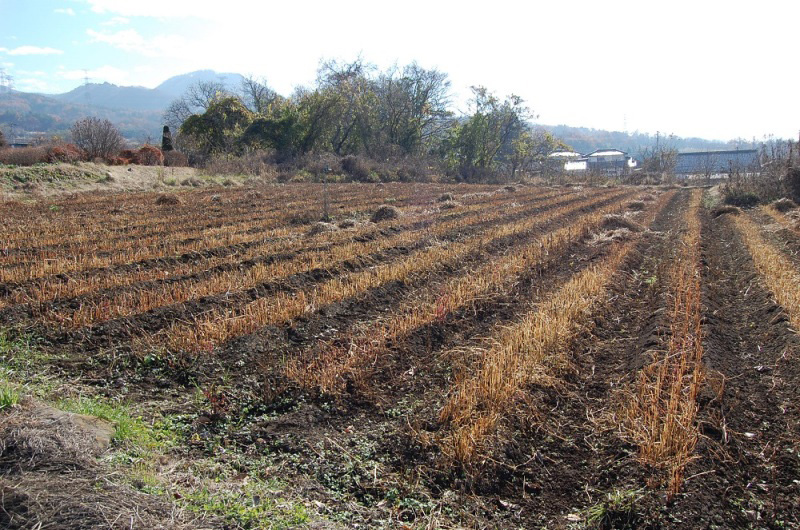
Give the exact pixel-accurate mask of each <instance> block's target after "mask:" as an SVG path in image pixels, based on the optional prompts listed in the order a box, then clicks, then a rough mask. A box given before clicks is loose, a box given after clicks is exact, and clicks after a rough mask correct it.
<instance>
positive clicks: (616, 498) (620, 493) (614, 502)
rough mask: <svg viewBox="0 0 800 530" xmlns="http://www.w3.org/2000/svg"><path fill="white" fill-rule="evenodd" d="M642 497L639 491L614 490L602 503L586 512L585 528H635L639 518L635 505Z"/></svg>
mask: <svg viewBox="0 0 800 530" xmlns="http://www.w3.org/2000/svg"><path fill="white" fill-rule="evenodd" d="M642 497H643V495H642V492H641V490H618V489H615V490H614V491H612V492H610V493H608V494H607V495H606V498H605V499H604V500H603V501H602V502H600V503H597V504H595V505H594V506H592V507H590V508H589V509H588V510H587V512H586V524H587V526H588V527H590V528H599V529H606V528H618V529H628V528H630V529H632V528H637V527H638V524H637V523H638V518H639V516H638V514H637V513H636V505H637V503H638V502H639V501H640V500H641V499H642Z"/></svg>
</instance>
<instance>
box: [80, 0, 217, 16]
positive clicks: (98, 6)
mask: <svg viewBox="0 0 800 530" xmlns="http://www.w3.org/2000/svg"><path fill="white" fill-rule="evenodd" d="M86 1H87V3H88V4H89V5H90V6H91V8H92V11H94V12H95V13H100V14H106V13H111V14H116V15H122V16H125V17H154V18H190V17H195V16H203V15H206V14H207V13H206V12H207V11H208V10H209V9H208V8H213V10H214V11H222V9H220V5H219V3H218V2H213V3H212V2H202V1H199V2H187V1H183V0H176V1H170V2H165V1H163V0H138V1H137V2H131V1H130V0H86Z"/></svg>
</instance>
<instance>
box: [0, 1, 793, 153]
mask: <svg viewBox="0 0 800 530" xmlns="http://www.w3.org/2000/svg"><path fill="white" fill-rule="evenodd" d="M798 19H800V2H797V1H796V0H782V1H776V0H761V1H759V2H744V1H737V0H728V1H724V2H721V1H716V0H693V1H691V2H690V1H685V0H671V1H668V2H667V1H652V0H651V1H645V0H637V1H613V0H608V1H606V2H597V1H576V0H572V1H560V2H555V1H552V0H551V1H549V2H538V1H527V2H520V1H507V0H493V1H491V2H488V1H482V2H471V1H468V0H462V1H457V2H456V1H437V0H406V1H403V2H391V3H390V2H379V1H376V0H371V1H358V0H338V1H335V2H334V1H330V0H329V1H316V0H306V1H304V2H289V1H283V2H272V1H268V0H261V1H256V0H252V1H245V0H224V1H219V0H217V1H205V0H0V68H2V69H4V70H5V72H6V74H10V75H12V76H13V78H14V85H15V88H16V89H17V90H22V91H29V92H42V93H58V92H66V91H68V90H71V89H73V88H75V87H76V86H78V85H79V84H81V83H82V82H83V78H84V76H86V75H88V77H89V78H90V80H91V81H92V82H106V81H107V82H110V83H114V84H118V85H140V86H145V87H150V88H152V87H155V86H157V85H158V84H159V83H161V82H162V81H164V80H166V79H167V78H169V77H171V76H173V75H177V74H182V73H187V72H190V71H193V70H199V69H213V70H216V71H218V72H237V73H241V74H245V75H255V76H257V77H263V78H265V79H266V80H267V81H268V83H269V85H270V86H271V87H273V88H274V89H276V90H277V91H278V92H280V93H282V94H284V95H288V94H290V93H291V92H292V90H293V88H294V87H295V86H298V85H310V84H312V83H313V82H314V79H315V76H316V70H317V68H318V66H319V63H320V60H322V59H339V60H345V61H350V60H353V59H355V58H356V57H358V56H360V57H361V58H363V59H364V60H366V61H368V62H371V63H374V64H375V65H377V66H378V67H379V68H387V67H389V66H391V65H392V64H395V63H397V64H399V65H403V64H407V63H409V62H411V61H417V62H418V63H419V64H420V65H421V66H423V67H425V68H437V69H439V70H441V71H443V72H446V73H447V74H448V75H449V78H450V81H451V82H452V86H453V93H454V102H455V103H456V107H457V108H458V109H459V110H466V107H467V105H466V101H467V99H468V96H469V93H470V91H469V87H470V86H472V85H483V86H486V87H487V88H489V89H490V90H491V91H493V92H495V93H496V94H497V95H499V96H505V95H507V94H511V93H514V94H517V95H519V96H521V97H522V98H524V99H525V100H526V102H527V104H528V105H529V107H530V108H531V109H532V110H533V112H534V113H535V114H536V115H537V116H538V119H537V121H538V122H539V123H543V124H549V125H556V124H566V125H572V126H583V127H591V128H597V129H609V130H617V131H623V130H627V131H630V132H633V131H639V132H648V133H651V134H654V133H656V132H660V133H662V134H676V135H678V136H684V137H689V136H696V137H701V138H707V139H717V140H730V139H733V138H745V139H748V140H749V139H752V138H755V139H757V140H760V139H762V138H763V137H764V136H765V135H774V136H776V137H782V138H795V139H797V137H798V132H799V131H800V104H799V102H798V97H797V91H798V85H799V84H800V70H798V67H797V66H798V50H797V40H796V21H797V20H798Z"/></svg>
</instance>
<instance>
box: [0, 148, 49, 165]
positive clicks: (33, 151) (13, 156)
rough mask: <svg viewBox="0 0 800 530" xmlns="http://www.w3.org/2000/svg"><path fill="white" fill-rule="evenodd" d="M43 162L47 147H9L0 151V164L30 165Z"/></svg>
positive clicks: (45, 157)
mask: <svg viewBox="0 0 800 530" xmlns="http://www.w3.org/2000/svg"><path fill="white" fill-rule="evenodd" d="M45 163H47V149H45V148H44V147H11V148H6V149H3V150H2V151H0V164H8V165H12V166H32V165H34V164H45Z"/></svg>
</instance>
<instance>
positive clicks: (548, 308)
mask: <svg viewBox="0 0 800 530" xmlns="http://www.w3.org/2000/svg"><path fill="white" fill-rule="evenodd" d="M671 198H672V194H666V195H665V196H662V198H661V200H659V201H658V203H657V205H656V206H655V207H654V208H653V210H652V211H651V212H650V213H649V214H648V215H647V220H646V222H647V224H649V223H651V222H652V219H653V218H654V217H655V215H656V214H657V212H658V211H660V210H661V209H662V208H663V207H664V206H665V205H666V204H667V203H668V201H669V200H670V199H671ZM614 245H615V246H614V247H613V249H612V250H611V251H610V253H609V255H608V256H607V257H606V258H605V259H604V260H603V261H602V262H601V263H599V264H597V265H593V266H590V267H589V268H587V269H584V270H583V271H581V272H580V273H578V274H577V275H575V276H574V277H573V278H572V279H570V280H569V281H567V282H566V283H565V284H564V285H563V286H562V287H560V288H559V289H558V290H557V291H555V292H554V293H553V294H552V295H551V296H550V297H549V298H548V299H547V300H546V301H544V302H542V303H541V304H539V305H538V306H537V307H535V308H534V309H533V310H532V311H531V312H529V313H527V314H526V315H525V316H524V317H523V318H522V319H521V320H519V321H517V322H516V323H514V324H512V325H510V326H506V327H499V328H498V331H497V332H496V333H495V334H494V335H493V337H492V340H491V342H489V343H488V345H487V346H486V347H484V348H483V349H480V348H476V349H475V353H476V355H477V356H478V358H479V360H478V362H477V368H476V369H475V371H474V373H473V374H472V375H469V374H457V375H456V381H455V384H454V388H453V391H452V393H451V395H450V398H449V399H448V400H447V402H446V403H445V405H444V407H443V408H442V411H441V413H440V418H439V419H440V421H441V422H443V423H446V424H448V426H449V430H448V434H447V435H446V436H445V437H444V438H443V439H442V441H441V446H442V450H443V451H444V453H445V454H446V455H448V456H449V457H450V458H453V459H454V460H456V461H459V462H461V463H463V464H469V463H472V462H474V461H475V460H476V459H477V458H478V457H479V455H480V450H481V447H482V446H483V444H484V440H485V438H486V437H488V436H490V435H491V433H492V432H493V431H494V430H495V427H496V424H497V422H498V421H499V420H500V419H501V418H503V417H504V416H505V415H506V414H508V413H509V411H510V410H512V409H513V405H514V402H515V400H516V397H517V396H518V394H519V393H520V392H522V391H524V389H525V387H526V386H528V385H530V384H533V383H543V384H549V383H551V382H553V381H554V380H555V378H556V377H557V376H558V374H559V373H560V372H561V371H562V370H563V369H564V367H566V366H567V365H568V363H569V344H570V342H571V340H572V339H573V337H574V333H575V330H576V328H577V327H578V326H579V325H580V323H581V322H582V321H583V320H584V319H585V318H586V317H587V315H588V314H589V313H590V311H591V309H592V308H593V307H594V306H595V305H596V304H597V303H599V302H600V300H601V299H602V297H603V294H604V293H605V291H606V286H607V285H608V282H609V281H610V280H611V279H612V277H613V275H614V273H615V271H616V270H617V269H618V267H619V265H620V264H621V263H622V261H623V260H624V258H625V256H626V255H627V254H628V252H630V250H631V248H633V245H634V243H633V242H629V243H626V244H622V245H619V244H616V243H615V244H614Z"/></svg>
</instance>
